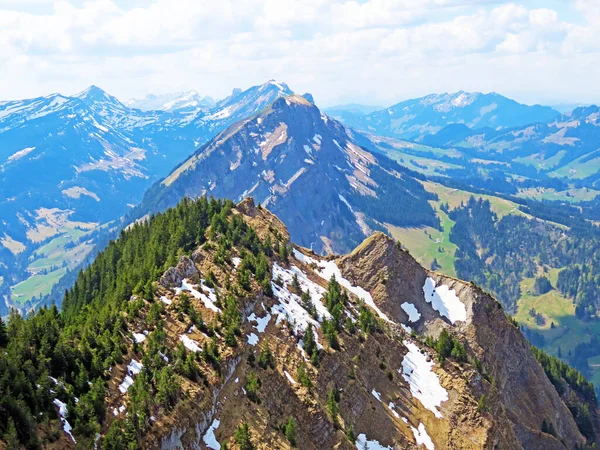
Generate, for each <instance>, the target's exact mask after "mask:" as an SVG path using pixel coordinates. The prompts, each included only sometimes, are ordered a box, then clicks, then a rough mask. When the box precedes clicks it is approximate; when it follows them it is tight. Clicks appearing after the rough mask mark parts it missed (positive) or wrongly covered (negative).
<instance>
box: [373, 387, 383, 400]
mask: <svg viewBox="0 0 600 450" xmlns="http://www.w3.org/2000/svg"><path fill="white" fill-rule="evenodd" d="M371 394H373V397H375V398H376V399H377V400H379V401H381V394H380V393H379V392H377V391H376V390H375V389H373V390H372V391H371Z"/></svg>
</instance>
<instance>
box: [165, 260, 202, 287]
mask: <svg viewBox="0 0 600 450" xmlns="http://www.w3.org/2000/svg"><path fill="white" fill-rule="evenodd" d="M186 278H188V279H190V280H192V281H194V282H197V281H198V279H199V278H200V274H199V273H198V269H196V266H195V265H194V261H192V260H191V259H190V258H189V257H188V256H182V257H181V258H179V263H178V264H177V266H176V267H169V268H168V269H167V270H166V272H165V273H164V274H163V276H162V277H160V281H159V283H160V285H161V286H163V287H166V288H170V287H179V286H181V282H182V281H183V280H184V279H186Z"/></svg>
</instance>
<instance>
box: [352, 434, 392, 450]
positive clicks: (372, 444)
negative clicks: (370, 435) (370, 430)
mask: <svg viewBox="0 0 600 450" xmlns="http://www.w3.org/2000/svg"><path fill="white" fill-rule="evenodd" d="M354 444H355V445H356V448H357V449H358V450H392V447H384V446H383V445H381V444H380V443H379V441H375V440H373V441H368V440H367V435H366V434H364V433H362V434H359V435H358V436H357V438H356V442H355V443H354Z"/></svg>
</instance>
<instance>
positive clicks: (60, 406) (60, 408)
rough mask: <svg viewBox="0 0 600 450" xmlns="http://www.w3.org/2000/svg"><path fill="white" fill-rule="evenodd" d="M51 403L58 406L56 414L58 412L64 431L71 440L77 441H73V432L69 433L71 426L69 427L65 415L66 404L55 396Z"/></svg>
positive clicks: (66, 414)
mask: <svg viewBox="0 0 600 450" xmlns="http://www.w3.org/2000/svg"><path fill="white" fill-rule="evenodd" d="M52 403H54V404H55V405H56V406H57V407H58V414H60V421H61V422H62V423H63V430H64V432H65V433H67V434H68V435H69V436H70V437H71V439H73V442H77V441H75V438H74V437H73V434H72V433H71V430H72V429H73V428H72V427H71V424H70V423H69V421H68V420H67V416H68V414H69V411H68V409H67V404H66V403H63V402H61V401H60V400H59V399H57V398H55V399H54V401H53V402H52Z"/></svg>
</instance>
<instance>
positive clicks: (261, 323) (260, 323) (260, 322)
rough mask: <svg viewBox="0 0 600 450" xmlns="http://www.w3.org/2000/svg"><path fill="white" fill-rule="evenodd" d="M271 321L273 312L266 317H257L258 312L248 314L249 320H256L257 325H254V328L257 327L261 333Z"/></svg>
mask: <svg viewBox="0 0 600 450" xmlns="http://www.w3.org/2000/svg"><path fill="white" fill-rule="evenodd" d="M270 321H271V314H267V315H266V316H265V317H262V318H261V317H256V314H254V313H252V314H250V315H249V316H248V322H256V325H254V328H256V330H257V331H258V332H259V333H264V332H265V328H267V325H268V324H269V322H270Z"/></svg>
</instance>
